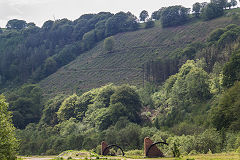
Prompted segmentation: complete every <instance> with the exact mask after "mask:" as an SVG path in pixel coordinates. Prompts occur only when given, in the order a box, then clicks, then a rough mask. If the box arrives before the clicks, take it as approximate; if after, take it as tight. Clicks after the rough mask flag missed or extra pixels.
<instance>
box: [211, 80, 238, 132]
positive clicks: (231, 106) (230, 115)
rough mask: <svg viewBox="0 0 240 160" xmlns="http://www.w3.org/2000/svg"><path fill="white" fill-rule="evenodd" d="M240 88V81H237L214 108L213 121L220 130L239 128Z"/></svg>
mask: <svg viewBox="0 0 240 160" xmlns="http://www.w3.org/2000/svg"><path fill="white" fill-rule="evenodd" d="M239 89H240V83H239V82H236V83H235V84H234V85H233V86H232V87H231V88H229V89H228V90H226V91H225V92H224V93H223V94H222V96H221V97H220V99H219V102H218V104H217V106H215V107H213V108H212V113H211V115H212V121H213V122H212V123H213V125H214V126H215V127H216V128H217V129H218V130H220V129H222V128H226V129H230V130H239V122H240V120H239V116H238V115H237V113H239V109H240V106H239V94H238V93H239Z"/></svg>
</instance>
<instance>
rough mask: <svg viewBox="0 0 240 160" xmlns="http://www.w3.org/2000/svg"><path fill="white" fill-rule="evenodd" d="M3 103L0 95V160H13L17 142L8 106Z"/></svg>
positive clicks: (3, 100) (2, 97) (3, 99)
mask: <svg viewBox="0 0 240 160" xmlns="http://www.w3.org/2000/svg"><path fill="white" fill-rule="evenodd" d="M5 101H6V100H5V98H4V96H3V95H0V159H1V160H14V159H16V157H15V155H16V149H17V147H18V142H17V139H16V138H15V133H14V130H15V128H14V126H13V124H12V120H11V114H10V112H9V111H8V104H7V103H6V102H5Z"/></svg>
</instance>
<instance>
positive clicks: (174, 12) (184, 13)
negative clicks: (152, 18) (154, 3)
mask: <svg viewBox="0 0 240 160" xmlns="http://www.w3.org/2000/svg"><path fill="white" fill-rule="evenodd" d="M189 13H190V9H189V8H185V7H182V6H170V7H167V8H166V9H164V10H163V12H162V16H161V22H162V25H163V27H171V26H178V25H182V24H184V23H186V22H187V21H188V18H189Z"/></svg>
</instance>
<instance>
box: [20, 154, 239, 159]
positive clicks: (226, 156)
mask: <svg viewBox="0 0 240 160" xmlns="http://www.w3.org/2000/svg"><path fill="white" fill-rule="evenodd" d="M69 157H72V158H73V159H74V158H76V159H77V158H81V159H87V158H88V159H90V158H91V159H98V158H99V159H105V160H106V159H112V160H113V159H126V160H128V159H129V160H130V159H145V158H144V157H143V156H136V155H131V156H126V157H121V156H120V157H114V156H106V157H105V156H104V157H102V156H95V157H85V156H82V157H81V156H78V157H76V156H66V155H65V156H63V158H62V159H61V157H57V156H55V157H46V156H38V158H52V159H54V160H66V159H68V158H69ZM35 158H36V157H35ZM147 159H148V160H149V159H152V160H155V159H160V160H239V159H240V154H239V153H235V152H231V153H218V154H198V155H193V156H181V157H180V158H174V157H164V158H147ZM19 160H27V158H26V157H19Z"/></svg>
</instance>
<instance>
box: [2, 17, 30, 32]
mask: <svg viewBox="0 0 240 160" xmlns="http://www.w3.org/2000/svg"><path fill="white" fill-rule="evenodd" d="M6 27H7V29H16V30H21V29H23V28H26V27H27V23H26V21H24V20H18V19H12V20H9V21H8V22H7V25H6Z"/></svg>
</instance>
